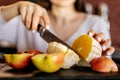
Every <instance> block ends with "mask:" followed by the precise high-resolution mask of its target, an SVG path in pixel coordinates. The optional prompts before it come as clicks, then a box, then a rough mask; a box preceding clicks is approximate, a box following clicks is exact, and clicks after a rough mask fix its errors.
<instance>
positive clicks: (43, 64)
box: [32, 53, 64, 73]
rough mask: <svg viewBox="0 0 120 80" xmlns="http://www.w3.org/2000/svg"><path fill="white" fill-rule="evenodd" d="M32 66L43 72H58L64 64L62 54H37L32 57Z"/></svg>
mask: <svg viewBox="0 0 120 80" xmlns="http://www.w3.org/2000/svg"><path fill="white" fill-rule="evenodd" d="M32 62H33V64H34V65H35V66H36V67H37V68H38V69H39V70H40V71H43V72H47V73H53V72H56V71H58V70H59V69H60V68H61V66H62V64H63V62H64V53H51V54H38V55H35V56H33V57H32Z"/></svg>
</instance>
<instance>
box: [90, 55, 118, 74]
mask: <svg viewBox="0 0 120 80" xmlns="http://www.w3.org/2000/svg"><path fill="white" fill-rule="evenodd" d="M90 64H91V68H92V70H95V71H98V72H117V71H118V67H117V65H116V63H115V62H114V61H113V60H112V59H110V58H108V57H105V56H102V57H98V58H94V59H93V60H92V61H91V62H90Z"/></svg>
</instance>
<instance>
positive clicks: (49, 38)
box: [38, 25, 90, 67]
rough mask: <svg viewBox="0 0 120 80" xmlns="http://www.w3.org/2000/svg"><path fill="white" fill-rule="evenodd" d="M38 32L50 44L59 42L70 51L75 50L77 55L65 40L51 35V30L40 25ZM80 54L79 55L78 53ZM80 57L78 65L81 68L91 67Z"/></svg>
mask: <svg viewBox="0 0 120 80" xmlns="http://www.w3.org/2000/svg"><path fill="white" fill-rule="evenodd" d="M38 32H39V33H40V36H41V37H42V38H43V39H44V40H45V41H46V42H48V43H50V42H53V41H56V42H59V43H61V44H63V45H65V46H67V47H68V48H69V49H71V50H73V51H74V52H75V53H77V52H76V51H75V50H74V49H73V48H72V47H71V46H69V45H68V44H67V43H65V42H64V41H63V40H61V39H60V38H58V37H57V36H55V35H54V34H53V33H51V32H50V31H49V30H47V29H46V28H45V27H43V26H42V25H38ZM77 54H78V53H77ZM79 57H80V59H81V61H80V62H79V63H78V65H79V66H88V67H89V66H90V64H89V63H88V62H87V61H86V59H85V58H84V57H83V56H82V55H80V54H79Z"/></svg>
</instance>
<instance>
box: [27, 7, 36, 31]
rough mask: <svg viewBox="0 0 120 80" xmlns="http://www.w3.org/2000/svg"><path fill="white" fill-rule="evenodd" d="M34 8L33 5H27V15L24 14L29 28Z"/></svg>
mask: <svg viewBox="0 0 120 80" xmlns="http://www.w3.org/2000/svg"><path fill="white" fill-rule="evenodd" d="M33 11H34V8H33V6H28V8H27V15H26V26H27V28H28V29H30V28H31V27H32V26H31V24H32V15H33Z"/></svg>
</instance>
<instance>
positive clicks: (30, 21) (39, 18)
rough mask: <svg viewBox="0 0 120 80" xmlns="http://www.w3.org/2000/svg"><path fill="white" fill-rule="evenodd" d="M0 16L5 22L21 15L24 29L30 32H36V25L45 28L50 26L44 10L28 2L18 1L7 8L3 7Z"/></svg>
mask: <svg viewBox="0 0 120 80" xmlns="http://www.w3.org/2000/svg"><path fill="white" fill-rule="evenodd" d="M1 15H2V17H3V19H4V20H6V21H8V20H10V19H12V18H13V17H15V16H17V15H21V17H22V21H23V23H24V24H25V26H26V28H27V29H31V30H37V26H38V24H41V25H44V26H45V27H46V26H47V25H49V24H50V21H49V17H48V14H47V11H46V9H45V8H43V7H41V6H39V5H38V4H35V3H32V2H29V1H19V2H16V3H14V4H11V5H8V6H3V7H2V11H1Z"/></svg>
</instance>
